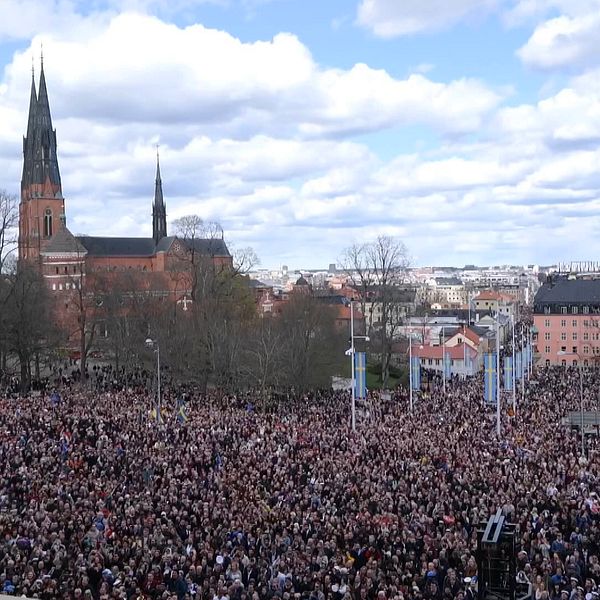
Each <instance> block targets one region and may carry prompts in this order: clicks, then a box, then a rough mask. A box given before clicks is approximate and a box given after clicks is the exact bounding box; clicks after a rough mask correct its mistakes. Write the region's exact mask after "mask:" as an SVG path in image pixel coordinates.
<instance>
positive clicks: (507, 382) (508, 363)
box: [504, 356, 513, 392]
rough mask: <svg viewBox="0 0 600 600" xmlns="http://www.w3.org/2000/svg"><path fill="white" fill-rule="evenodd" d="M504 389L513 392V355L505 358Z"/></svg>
mask: <svg viewBox="0 0 600 600" xmlns="http://www.w3.org/2000/svg"><path fill="white" fill-rule="evenodd" d="M504 389H505V390H507V391H509V392H512V389H513V359H512V356H506V357H505V358H504Z"/></svg>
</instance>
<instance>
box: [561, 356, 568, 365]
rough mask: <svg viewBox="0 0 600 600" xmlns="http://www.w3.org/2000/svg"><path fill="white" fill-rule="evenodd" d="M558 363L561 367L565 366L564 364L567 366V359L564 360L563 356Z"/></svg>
mask: <svg viewBox="0 0 600 600" xmlns="http://www.w3.org/2000/svg"><path fill="white" fill-rule="evenodd" d="M560 364H561V365H562V366H563V367H566V366H567V361H566V360H565V359H564V358H563V359H562V360H561V361H560Z"/></svg>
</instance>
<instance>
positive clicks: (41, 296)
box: [0, 265, 53, 392]
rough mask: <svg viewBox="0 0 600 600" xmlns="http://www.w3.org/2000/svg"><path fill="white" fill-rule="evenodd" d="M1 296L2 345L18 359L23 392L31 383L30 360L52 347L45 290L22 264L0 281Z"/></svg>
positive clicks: (34, 275)
mask: <svg viewBox="0 0 600 600" xmlns="http://www.w3.org/2000/svg"><path fill="white" fill-rule="evenodd" d="M2 294H3V296H4V309H3V311H2V313H1V316H0V318H1V320H2V321H3V330H4V331H3V336H4V342H5V344H6V348H7V350H8V351H9V352H11V353H14V354H15V355H16V356H17V357H18V359H19V366H20V371H21V390H22V391H23V392H25V391H27V390H28V389H29V386H30V383H31V361H32V360H33V359H34V358H35V356H36V355H37V354H38V353H40V352H42V351H43V350H45V349H47V348H48V346H49V345H51V344H50V343H49V340H50V338H51V334H52V326H51V323H52V322H53V320H52V318H51V317H50V303H49V299H48V288H47V286H46V284H45V282H44V280H43V278H42V277H41V275H40V274H39V273H38V272H37V270H35V269H33V268H31V267H28V266H26V265H24V266H23V267H22V268H20V269H19V270H18V271H16V272H14V273H13V274H11V275H8V276H6V277H4V278H3V286H2Z"/></svg>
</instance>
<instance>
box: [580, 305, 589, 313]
mask: <svg viewBox="0 0 600 600" xmlns="http://www.w3.org/2000/svg"><path fill="white" fill-rule="evenodd" d="M581 312H583V314H584V315H587V314H588V313H589V312H590V307H589V306H584V307H583V310H582V311H581Z"/></svg>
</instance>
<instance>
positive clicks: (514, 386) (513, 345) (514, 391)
mask: <svg viewBox="0 0 600 600" xmlns="http://www.w3.org/2000/svg"><path fill="white" fill-rule="evenodd" d="M510 322H511V326H512V394H513V413H514V415H513V416H516V414H517V390H516V381H515V315H514V314H513V315H512V316H511V319H510Z"/></svg>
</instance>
